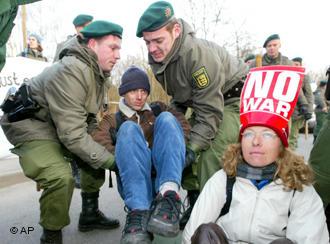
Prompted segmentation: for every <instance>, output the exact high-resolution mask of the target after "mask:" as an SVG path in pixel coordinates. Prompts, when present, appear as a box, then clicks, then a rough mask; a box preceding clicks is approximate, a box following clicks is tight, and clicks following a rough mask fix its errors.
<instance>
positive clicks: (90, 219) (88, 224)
mask: <svg viewBox="0 0 330 244" xmlns="http://www.w3.org/2000/svg"><path fill="white" fill-rule="evenodd" d="M81 198H82V211H81V213H80V216H79V224H78V229H79V231H81V232H86V231H91V230H94V229H114V228H117V227H119V220H117V219H112V218H108V217H106V216H105V215H104V214H103V213H102V212H101V211H100V210H99V201H98V198H99V192H98V191H97V192H91V193H87V192H81Z"/></svg>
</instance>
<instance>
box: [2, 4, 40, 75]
mask: <svg viewBox="0 0 330 244" xmlns="http://www.w3.org/2000/svg"><path fill="white" fill-rule="evenodd" d="M38 1H40V0H16V1H12V0H1V1H0V40H1V41H0V72H1V70H2V68H3V66H4V65H5V63H6V43H7V41H8V39H9V37H10V34H11V31H12V29H13V27H14V20H15V18H16V15H17V11H18V7H19V6H20V5H24V4H29V3H34V2H38Z"/></svg>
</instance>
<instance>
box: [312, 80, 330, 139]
mask: <svg viewBox="0 0 330 244" xmlns="http://www.w3.org/2000/svg"><path fill="white" fill-rule="evenodd" d="M327 83H328V81H326V80H321V81H320V83H319V85H318V86H317V88H316V90H315V92H314V103H315V109H314V112H315V117H316V125H315V128H314V130H313V135H314V142H315V140H316V137H317V135H318V134H319V132H320V130H321V128H322V125H323V122H324V121H325V120H326V117H327V113H328V110H329V104H328V102H327V100H326V99H325V88H326V86H327Z"/></svg>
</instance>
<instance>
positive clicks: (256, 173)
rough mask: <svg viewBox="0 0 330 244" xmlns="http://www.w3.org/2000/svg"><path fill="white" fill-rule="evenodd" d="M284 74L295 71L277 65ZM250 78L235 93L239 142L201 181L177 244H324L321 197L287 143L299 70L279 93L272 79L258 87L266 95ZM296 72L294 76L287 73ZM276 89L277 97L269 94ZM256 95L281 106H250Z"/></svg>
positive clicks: (326, 240)
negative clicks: (238, 101) (238, 104)
mask: <svg viewBox="0 0 330 244" xmlns="http://www.w3.org/2000/svg"><path fill="white" fill-rule="evenodd" d="M289 68H292V67H289ZM258 71H262V72H263V71H265V69H263V70H261V69H260V68H259V70H258ZM270 71H271V73H272V72H274V70H270ZM287 71H289V72H290V73H291V74H292V71H293V70H292V69H289V70H287V69H283V70H282V73H281V74H283V75H285V74H284V73H285V72H287ZM252 72H254V71H252ZM266 72H267V71H266ZM275 72H278V73H279V71H275ZM298 72H303V71H302V70H300V71H298ZM252 75H253V73H251V76H249V75H248V78H247V80H246V81H245V82H246V84H245V86H244V88H243V91H242V96H241V98H242V99H241V114H240V121H241V127H240V137H239V143H236V144H232V145H230V146H229V147H228V148H227V150H226V152H225V154H224V165H223V169H222V170H220V171H218V172H217V173H216V174H214V175H213V177H212V178H211V179H210V180H209V181H208V182H207V183H206V185H205V187H204V189H203V191H202V192H201V194H200V196H199V198H198V200H197V202H196V204H195V206H194V209H193V211H192V214H191V217H190V219H189V222H188V223H187V225H186V228H185V229H184V232H183V243H184V244H188V243H192V244H211V243H221V244H228V243H254V244H270V243H271V244H275V243H276V244H294V243H299V244H309V243H319V244H327V243H329V233H328V230H327V226H326V222H325V216H324V210H323V204H322V201H321V198H320V197H319V195H318V194H317V192H316V191H315V189H314V187H313V185H312V184H313V171H312V169H311V168H310V167H309V166H308V165H307V164H306V163H305V162H304V159H303V157H302V156H299V155H297V154H296V153H295V152H293V151H292V150H291V149H289V148H288V146H289V142H288V132H289V129H288V121H289V118H290V116H291V114H292V112H293V109H294V106H295V104H296V102H297V98H298V94H299V90H300V85H301V82H302V75H299V74H297V75H293V76H290V78H291V79H289V81H287V82H288V83H289V84H288V87H290V88H289V90H288V92H285V88H282V89H283V91H282V90H279V89H281V88H279V86H277V81H278V80H276V79H273V80H272V81H271V84H270V88H269V89H267V88H266V87H263V89H264V90H265V89H266V92H265V93H264V92H262V93H264V94H262V93H260V92H256V90H257V89H259V88H257V86H255V82H258V81H256V79H255V78H254V79H249V77H252ZM299 76H300V81H299V80H297V79H296V78H293V77H298V79H299ZM253 77H255V76H253ZM296 81H298V82H296ZM299 83H300V84H299ZM275 88H276V91H277V93H280V94H283V96H282V97H279V96H276V95H275V93H274V94H272V93H271V92H268V91H273V90H274V89H275ZM283 92H284V93H283ZM284 94H285V95H284ZM260 95H261V96H262V97H263V95H265V96H266V97H265V100H267V103H268V104H269V103H271V104H277V105H279V104H283V103H284V102H286V104H285V108H286V109H285V111H281V110H280V109H276V110H274V111H269V107H267V106H259V107H257V108H255V107H253V108H252V107H251V106H250V101H253V100H255V99H258V98H260ZM289 98H290V99H289Z"/></svg>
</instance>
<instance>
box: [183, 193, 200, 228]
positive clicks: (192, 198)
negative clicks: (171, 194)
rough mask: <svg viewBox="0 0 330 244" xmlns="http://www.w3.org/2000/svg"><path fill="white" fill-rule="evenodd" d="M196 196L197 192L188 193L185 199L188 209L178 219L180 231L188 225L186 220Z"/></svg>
mask: <svg viewBox="0 0 330 244" xmlns="http://www.w3.org/2000/svg"><path fill="white" fill-rule="evenodd" d="M198 196H199V191H197V190H193V191H188V195H187V197H188V199H189V208H188V209H187V210H186V211H185V212H184V213H183V215H182V217H181V219H180V230H183V229H184V227H185V226H186V224H187V223H188V220H189V218H190V215H191V212H192V210H193V208H194V205H195V203H196V201H197V198H198Z"/></svg>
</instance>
